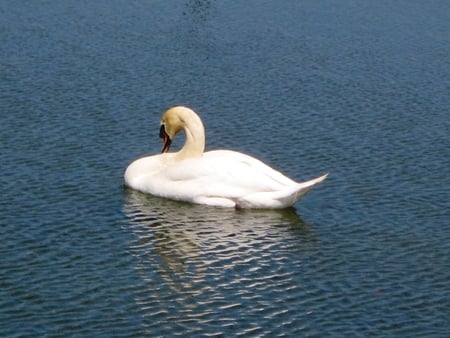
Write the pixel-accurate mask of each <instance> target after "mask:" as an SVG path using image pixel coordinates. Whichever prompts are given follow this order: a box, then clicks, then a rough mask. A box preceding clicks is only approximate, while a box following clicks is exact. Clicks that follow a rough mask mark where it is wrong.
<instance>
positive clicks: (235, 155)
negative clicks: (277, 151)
mask: <svg viewBox="0 0 450 338" xmlns="http://www.w3.org/2000/svg"><path fill="white" fill-rule="evenodd" d="M181 130H184V132H185V133H186V142H185V144H184V146H183V148H182V149H181V150H180V151H178V152H176V153H168V150H169V148H170V144H171V142H172V139H173V138H174V137H175V135H176V134H177V133H178V132H179V131H181ZM160 137H161V138H162V139H163V143H164V146H163V150H162V154H159V155H153V156H148V157H143V158H140V159H137V160H136V161H134V162H133V163H131V164H130V165H129V166H128V168H127V169H126V171H125V184H126V185H127V186H128V187H130V188H132V189H135V190H139V191H141V192H144V193H147V194H151V195H155V196H159V197H165V198H170V199H174V200H180V201H187V202H192V203H197V204H206V205H211V206H220V207H236V208H258V209H281V208H286V207H290V206H292V205H294V204H295V203H296V202H297V201H298V200H299V199H300V198H301V197H302V196H304V195H305V194H306V193H307V192H308V191H309V190H311V189H312V188H313V187H314V186H316V185H317V184H319V183H320V182H322V181H323V180H324V179H325V178H326V177H327V175H328V174H326V175H323V176H321V177H318V178H315V179H313V180H310V181H306V182H302V183H297V182H295V181H293V180H291V179H290V178H288V177H286V176H284V175H283V174H281V173H280V172H278V171H276V170H274V169H272V168H271V167H269V166H267V165H266V164H264V163H262V162H261V161H259V160H257V159H255V158H253V157H251V156H248V155H245V154H242V153H239V152H236V151H231V150H214V151H208V152H203V151H204V148H205V130H204V127H203V123H202V121H201V120H200V117H199V116H198V115H197V114H196V113H195V112H194V111H192V110H191V109H189V108H186V107H181V106H179V107H174V108H171V109H169V110H167V111H166V112H165V113H164V115H163V116H162V118H161V129H160Z"/></svg>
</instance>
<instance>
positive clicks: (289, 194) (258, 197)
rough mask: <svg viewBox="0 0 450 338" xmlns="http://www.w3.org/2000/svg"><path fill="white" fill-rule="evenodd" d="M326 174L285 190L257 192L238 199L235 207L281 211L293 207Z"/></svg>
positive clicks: (325, 176) (323, 178) (324, 177)
mask: <svg viewBox="0 0 450 338" xmlns="http://www.w3.org/2000/svg"><path fill="white" fill-rule="evenodd" d="M327 176H328V174H325V175H323V176H320V177H317V178H314V179H312V180H309V181H306V182H302V183H297V184H296V185H295V186H291V187H289V188H287V189H283V190H281V191H276V192H259V193H254V194H251V195H248V196H245V197H242V198H240V199H239V200H237V201H236V206H237V207H240V208H248V207H253V208H261V209H265V208H270V209H283V208H288V207H291V206H293V205H294V204H295V203H297V201H298V200H299V199H300V198H302V197H303V196H305V195H306V194H307V193H308V192H309V191H310V190H311V189H312V188H314V187H315V186H316V185H318V184H319V183H321V182H322V181H323V180H325V179H326V178H327Z"/></svg>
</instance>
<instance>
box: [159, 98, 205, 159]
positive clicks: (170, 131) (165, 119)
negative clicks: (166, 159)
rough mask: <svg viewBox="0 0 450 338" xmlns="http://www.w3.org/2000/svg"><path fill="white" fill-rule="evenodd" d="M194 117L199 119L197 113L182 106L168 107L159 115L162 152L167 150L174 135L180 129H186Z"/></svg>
mask: <svg viewBox="0 0 450 338" xmlns="http://www.w3.org/2000/svg"><path fill="white" fill-rule="evenodd" d="M195 118H196V119H199V117H198V115H197V114H196V113H195V112H194V111H193V110H191V109H189V108H186V107H183V106H177V107H173V108H170V109H169V110H167V111H166V112H165V113H164V114H163V116H162V117H161V128H160V130H159V137H161V138H162V139H163V144H164V145H163V149H162V152H163V153H166V152H168V151H169V148H170V145H171V144H172V140H173V139H174V137H175V135H176V134H178V132H179V131H180V130H184V129H186V126H187V125H188V124H189V121H191V120H192V119H195ZM200 123H201V122H200Z"/></svg>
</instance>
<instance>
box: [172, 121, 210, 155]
mask: <svg viewBox="0 0 450 338" xmlns="http://www.w3.org/2000/svg"><path fill="white" fill-rule="evenodd" d="M183 129H184V132H185V134H186V142H185V143H184V146H183V148H181V150H180V151H179V152H178V153H177V154H176V159H177V160H180V161H181V160H184V159H187V158H192V157H200V156H202V154H203V151H204V150H205V128H204V127H203V123H202V121H201V120H200V118H199V117H198V116H197V115H191V116H189V117H188V118H186V119H185V121H184V127H183Z"/></svg>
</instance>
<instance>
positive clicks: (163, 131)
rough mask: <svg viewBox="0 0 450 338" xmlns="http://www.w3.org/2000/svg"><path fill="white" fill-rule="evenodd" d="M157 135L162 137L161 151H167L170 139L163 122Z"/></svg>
mask: <svg viewBox="0 0 450 338" xmlns="http://www.w3.org/2000/svg"><path fill="white" fill-rule="evenodd" d="M159 137H160V138H162V139H163V149H162V151H161V153H167V152H168V151H169V148H170V145H171V143H172V140H171V139H170V136H169V134H167V133H166V128H165V127H164V124H162V125H161V128H160V129H159Z"/></svg>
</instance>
